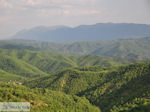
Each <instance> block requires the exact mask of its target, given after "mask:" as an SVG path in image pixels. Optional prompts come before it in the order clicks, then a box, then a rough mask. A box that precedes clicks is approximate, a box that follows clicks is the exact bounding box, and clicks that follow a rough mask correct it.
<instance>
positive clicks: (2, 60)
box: [0, 55, 47, 78]
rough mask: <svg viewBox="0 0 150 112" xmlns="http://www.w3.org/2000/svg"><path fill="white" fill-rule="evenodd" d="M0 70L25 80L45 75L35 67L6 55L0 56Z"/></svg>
mask: <svg viewBox="0 0 150 112" xmlns="http://www.w3.org/2000/svg"><path fill="white" fill-rule="evenodd" d="M0 69H1V70H4V71H6V72H8V73H11V74H16V75H19V76H23V77H26V78H29V77H30V78H33V77H39V76H45V75H47V74H46V73H44V72H42V71H40V70H39V69H38V68H36V67H35V66H32V65H30V64H28V63H26V62H24V61H22V60H18V59H17V58H13V57H10V56H7V55H0Z"/></svg>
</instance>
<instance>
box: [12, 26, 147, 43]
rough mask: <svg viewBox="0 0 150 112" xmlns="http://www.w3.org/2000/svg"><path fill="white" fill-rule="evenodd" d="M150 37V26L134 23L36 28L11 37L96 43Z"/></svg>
mask: <svg viewBox="0 0 150 112" xmlns="http://www.w3.org/2000/svg"><path fill="white" fill-rule="evenodd" d="M148 36H150V25H147V24H135V23H97V24H93V25H80V26H77V27H74V28H72V27H68V26H63V25H57V26H51V27H47V26H37V27H34V28H32V29H29V30H23V31H21V32H18V33H16V34H15V35H14V36H12V38H13V39H16V38H17V39H18V38H19V39H30V40H40V41H54V42H68V41H98V40H114V39H129V38H137V37H148Z"/></svg>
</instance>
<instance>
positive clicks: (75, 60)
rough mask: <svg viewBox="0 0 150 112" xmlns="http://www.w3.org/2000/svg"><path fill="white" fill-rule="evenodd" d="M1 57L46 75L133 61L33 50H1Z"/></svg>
mask: <svg viewBox="0 0 150 112" xmlns="http://www.w3.org/2000/svg"><path fill="white" fill-rule="evenodd" d="M0 52H1V55H6V56H9V57H11V58H16V59H18V60H21V61H24V62H26V63H28V64H30V65H32V66H35V67H37V68H38V69H40V70H41V71H43V72H46V73H55V72H57V71H59V70H62V69H65V68H72V67H80V66H94V65H101V66H118V65H121V64H128V63H130V62H132V61H129V60H127V59H121V58H120V59H119V58H118V60H117V58H110V57H102V56H96V55H83V56H69V55H62V54H59V53H55V52H46V51H45V52H44V51H31V50H6V49H1V50H0Z"/></svg>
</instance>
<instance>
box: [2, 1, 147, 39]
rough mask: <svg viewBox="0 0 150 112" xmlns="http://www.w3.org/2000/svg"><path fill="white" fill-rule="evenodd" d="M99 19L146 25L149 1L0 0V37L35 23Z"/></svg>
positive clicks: (94, 20)
mask: <svg viewBox="0 0 150 112" xmlns="http://www.w3.org/2000/svg"><path fill="white" fill-rule="evenodd" d="M102 22H115V23H118V22H119V23H120V22H126V23H145V24H150V0H0V38H6V37H8V36H10V35H12V34H14V33H15V32H17V31H19V30H22V29H24V28H31V27H35V26H39V25H46V26H54V25H68V26H77V25H80V24H94V23H102Z"/></svg>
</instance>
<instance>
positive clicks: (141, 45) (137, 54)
mask: <svg viewBox="0 0 150 112" xmlns="http://www.w3.org/2000/svg"><path fill="white" fill-rule="evenodd" d="M149 43H150V37H145V38H138V39H126V40H101V41H96V42H68V43H53V42H39V41H27V40H26V41H24V40H8V41H0V48H5V49H29V50H36V51H37V50H38V51H39V50H42V51H51V52H55V53H63V54H65V55H66V54H68V55H87V54H93V55H100V56H109V57H123V58H133V59H138V60H141V61H147V60H149V59H150V58H149V57H150V50H149V49H150V44H149Z"/></svg>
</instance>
